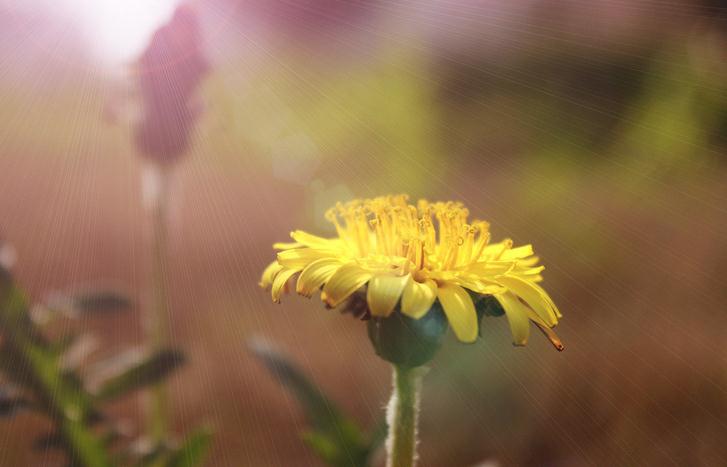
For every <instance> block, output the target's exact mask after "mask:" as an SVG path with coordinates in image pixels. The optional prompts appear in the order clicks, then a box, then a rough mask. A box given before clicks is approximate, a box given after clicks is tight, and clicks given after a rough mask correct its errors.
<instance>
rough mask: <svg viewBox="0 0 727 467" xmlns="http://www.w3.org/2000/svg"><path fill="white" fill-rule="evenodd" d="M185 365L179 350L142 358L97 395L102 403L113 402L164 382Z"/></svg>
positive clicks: (161, 352)
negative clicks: (133, 392)
mask: <svg viewBox="0 0 727 467" xmlns="http://www.w3.org/2000/svg"><path fill="white" fill-rule="evenodd" d="M183 363H184V355H183V354H182V353H181V352H179V351H177V350H171V349H169V350H161V351H159V352H157V353H155V354H154V355H151V356H148V357H141V358H140V359H139V361H138V362H136V363H134V364H133V365H131V366H130V367H129V368H126V369H124V370H123V371H121V372H119V373H118V374H116V375H114V376H113V377H111V378H109V379H108V380H107V381H106V382H105V383H104V384H103V385H102V386H101V389H100V390H99V391H98V392H97V393H96V398H97V399H98V400H101V401H107V400H113V399H116V398H118V397H121V396H123V395H125V394H128V393H130V392H132V391H135V390H138V389H141V388H144V387H147V386H152V385H154V384H156V383H158V382H160V381H162V380H164V379H165V378H166V377H167V376H169V374H171V373H172V372H173V371H174V370H176V369H177V368H178V367H180V366H181V365H182V364H183Z"/></svg>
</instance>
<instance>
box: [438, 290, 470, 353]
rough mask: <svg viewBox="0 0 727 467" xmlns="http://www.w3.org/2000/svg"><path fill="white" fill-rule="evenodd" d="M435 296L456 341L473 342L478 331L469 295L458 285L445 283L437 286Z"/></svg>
mask: <svg viewBox="0 0 727 467" xmlns="http://www.w3.org/2000/svg"><path fill="white" fill-rule="evenodd" d="M437 295H438V297H439V301H440V302H441V303H442V308H443V309H444V314H445V315H447V320H448V321H449V324H450V325H451V326H452V330H453V331H454V334H455V335H456V336H457V339H459V340H460V341H462V342H474V341H475V340H476V339H477V331H478V326H477V312H475V305H474V304H473V303H472V298H470V294H469V293H467V291H466V290H465V289H463V288H462V287H460V286H458V285H455V284H448V283H445V284H444V285H440V286H439V288H438V289H437Z"/></svg>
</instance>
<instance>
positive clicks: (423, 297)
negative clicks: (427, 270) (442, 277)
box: [401, 279, 437, 319]
mask: <svg viewBox="0 0 727 467" xmlns="http://www.w3.org/2000/svg"><path fill="white" fill-rule="evenodd" d="M436 299H437V283H436V282H434V281H433V280H431V279H428V280H427V281H426V282H417V281H415V280H414V279H411V280H410V281H409V282H408V283H407V285H406V287H404V293H403V294H402V296H401V312H402V313H404V314H405V315H407V316H410V317H412V318H414V319H419V318H421V317H422V316H424V315H425V314H427V312H428V311H429V309H430V308H432V304H434V300H436Z"/></svg>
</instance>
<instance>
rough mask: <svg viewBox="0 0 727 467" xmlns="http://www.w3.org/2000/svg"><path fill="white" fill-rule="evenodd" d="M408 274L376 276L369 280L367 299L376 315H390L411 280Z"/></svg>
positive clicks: (370, 308) (373, 313) (372, 312)
mask: <svg viewBox="0 0 727 467" xmlns="http://www.w3.org/2000/svg"><path fill="white" fill-rule="evenodd" d="M410 277H411V276H409V275H408V274H407V275H406V276H386V275H379V276H374V277H372V278H371V280H370V281H369V286H368V290H367V291H366V301H367V302H368V304H369V310H371V314H372V315H374V316H389V315H390V314H391V312H392V311H394V307H395V306H396V303H397V302H398V301H399V297H401V293H402V291H403V290H404V286H405V285H406V283H407V282H409V278H410Z"/></svg>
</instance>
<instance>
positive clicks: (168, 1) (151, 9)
mask: <svg viewBox="0 0 727 467" xmlns="http://www.w3.org/2000/svg"><path fill="white" fill-rule="evenodd" d="M177 3H179V0H123V1H119V0H62V1H61V3H60V5H62V7H63V9H64V10H66V13H68V14H70V15H72V17H73V18H74V20H77V23H78V25H79V27H81V28H82V33H83V34H84V35H85V36H86V38H87V39H88V41H89V43H90V44H91V47H92V48H93V53H94V54H95V55H96V56H97V57H98V58H99V59H102V60H104V61H106V62H108V63H123V62H128V61H130V60H133V59H134V58H136V56H138V55H139V54H140V53H141V51H142V50H143V48H144V47H145V46H146V44H147V43H148V41H149V39H150V38H151V35H152V34H153V33H154V30H155V29H156V28H158V27H159V26H160V25H162V24H163V23H164V22H166V21H167V20H168V19H169V18H170V17H171V16H172V12H173V11H174V7H175V6H176V4H177Z"/></svg>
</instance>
